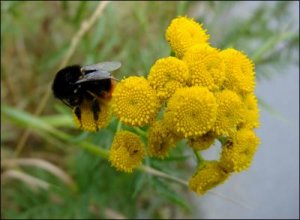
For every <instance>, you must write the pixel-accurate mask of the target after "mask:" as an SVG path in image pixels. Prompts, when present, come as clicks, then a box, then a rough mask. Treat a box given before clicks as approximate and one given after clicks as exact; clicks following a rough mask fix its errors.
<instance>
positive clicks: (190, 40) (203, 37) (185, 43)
mask: <svg viewBox="0 0 300 220" xmlns="http://www.w3.org/2000/svg"><path fill="white" fill-rule="evenodd" d="M208 39H209V35H208V34H207V33H206V30H205V29H203V27H202V25H201V24H199V23H197V22H195V21H194V20H193V19H190V18H187V17H178V18H175V19H173V20H172V22H171V24H170V25H169V26H168V28H167V30H166V40H167V41H168V42H169V44H170V46H171V48H172V50H173V51H174V52H175V54H176V56H177V57H178V58H182V57H183V55H184V53H185V52H186V51H187V49H189V48H190V47H191V46H193V45H195V44H202V43H207V41H208Z"/></svg>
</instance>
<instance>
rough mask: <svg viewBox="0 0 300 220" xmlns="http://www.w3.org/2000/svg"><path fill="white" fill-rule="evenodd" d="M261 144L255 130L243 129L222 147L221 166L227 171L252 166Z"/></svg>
mask: <svg viewBox="0 0 300 220" xmlns="http://www.w3.org/2000/svg"><path fill="white" fill-rule="evenodd" d="M258 145H259V138H258V137H257V136H256V135H255V133H254V131H253V130H250V129H241V130H239V131H237V133H236V134H235V135H234V136H233V137H232V138H231V139H229V141H227V142H226V143H225V145H224V146H223V147H222V152H221V158H220V166H222V167H223V169H224V170H226V172H241V171H243V170H246V169H247V168H249V167H250V165H251V162H252V160H253V157H254V154H255V152H256V150H257V147H258Z"/></svg>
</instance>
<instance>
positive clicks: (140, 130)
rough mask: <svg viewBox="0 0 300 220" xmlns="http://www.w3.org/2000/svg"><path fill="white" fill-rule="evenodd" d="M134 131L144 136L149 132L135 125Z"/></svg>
mask: <svg viewBox="0 0 300 220" xmlns="http://www.w3.org/2000/svg"><path fill="white" fill-rule="evenodd" d="M133 129H134V131H135V132H136V133H138V134H139V135H141V136H143V137H147V133H146V132H145V131H143V130H142V129H140V128H137V127H133Z"/></svg>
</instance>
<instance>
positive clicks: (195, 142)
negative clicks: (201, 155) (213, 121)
mask: <svg viewBox="0 0 300 220" xmlns="http://www.w3.org/2000/svg"><path fill="white" fill-rule="evenodd" d="M216 137H217V135H216V134H215V133H214V132H211V131H209V132H207V133H206V134H204V135H202V136H199V137H192V138H190V139H189V140H188V145H189V146H190V147H191V148H193V149H194V150H206V149H208V148H209V147H210V146H211V145H212V144H213V143H214V142H215V139H216Z"/></svg>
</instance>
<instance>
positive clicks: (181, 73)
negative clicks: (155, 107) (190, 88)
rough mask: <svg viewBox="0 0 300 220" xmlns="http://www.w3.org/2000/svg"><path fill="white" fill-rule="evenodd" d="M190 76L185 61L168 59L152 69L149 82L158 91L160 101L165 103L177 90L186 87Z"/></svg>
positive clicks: (157, 62)
mask: <svg viewBox="0 0 300 220" xmlns="http://www.w3.org/2000/svg"><path fill="white" fill-rule="evenodd" d="M188 74H189V73H188V68H187V65H186V64H185V63H184V62H183V61H181V60H179V59H177V58H175V57H167V58H162V59H159V60H157V61H156V62H155V64H154V65H153V66H152V67H151V69H150V73H149V75H148V82H149V84H150V86H151V87H152V88H153V89H155V90H156V93H157V95H158V97H159V99H160V100H161V101H164V100H166V99H168V98H170V96H171V95H172V94H173V93H174V92H175V91H176V89H178V88H181V87H184V86H186V83H187V80H188V76H189V75H188Z"/></svg>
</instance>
